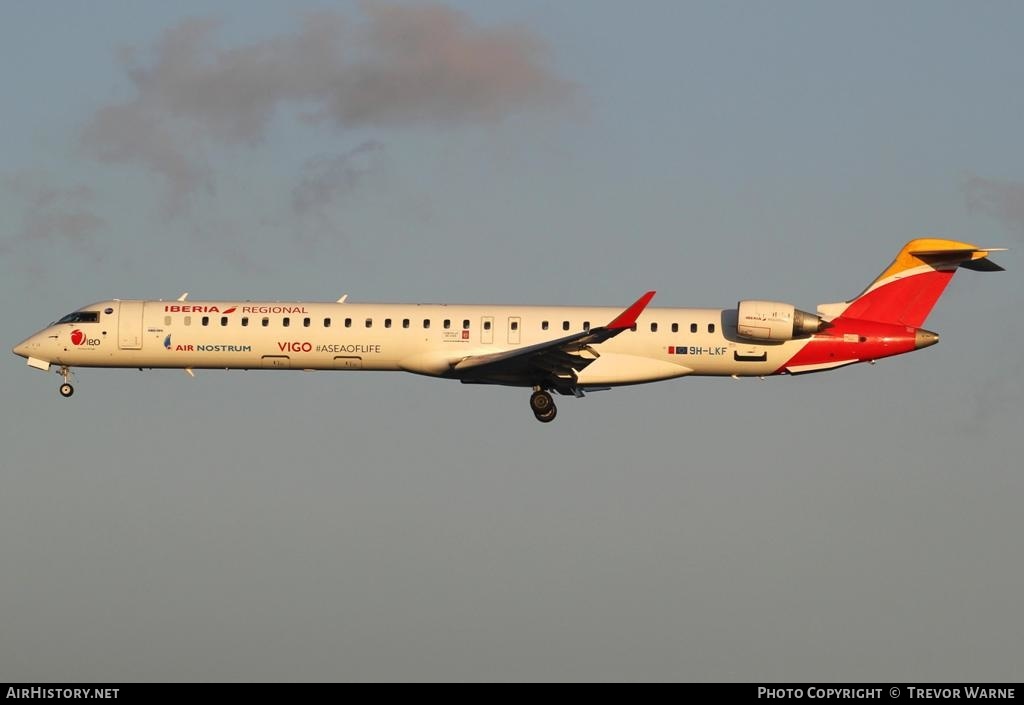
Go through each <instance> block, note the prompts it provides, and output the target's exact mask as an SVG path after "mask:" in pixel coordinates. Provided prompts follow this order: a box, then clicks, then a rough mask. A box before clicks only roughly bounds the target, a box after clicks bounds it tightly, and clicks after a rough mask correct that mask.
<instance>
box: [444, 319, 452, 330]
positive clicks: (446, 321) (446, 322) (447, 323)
mask: <svg viewBox="0 0 1024 705" xmlns="http://www.w3.org/2000/svg"><path fill="white" fill-rule="evenodd" d="M451 327H452V321H451V319H450V318H446V319H444V329H445V330H448V329H449V328H451Z"/></svg>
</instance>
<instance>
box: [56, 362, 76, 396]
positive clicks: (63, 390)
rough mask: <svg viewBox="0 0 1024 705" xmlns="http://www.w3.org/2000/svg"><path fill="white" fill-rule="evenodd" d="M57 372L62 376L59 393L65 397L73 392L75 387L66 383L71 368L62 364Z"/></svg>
mask: <svg viewBox="0 0 1024 705" xmlns="http://www.w3.org/2000/svg"><path fill="white" fill-rule="evenodd" d="M57 374H59V375H60V376H61V377H63V378H64V384H62V385H60V395H61V396H62V397H64V398H65V399H66V398H67V397H70V396H71V395H72V394H74V393H75V388H74V387H72V386H71V385H70V384H68V377H70V376H71V368H70V367H68V366H67V365H62V366H61V368H60V369H59V370H57Z"/></svg>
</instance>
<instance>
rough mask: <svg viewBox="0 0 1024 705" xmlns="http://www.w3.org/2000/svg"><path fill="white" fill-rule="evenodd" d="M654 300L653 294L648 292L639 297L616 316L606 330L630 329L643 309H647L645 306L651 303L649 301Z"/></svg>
mask: <svg viewBox="0 0 1024 705" xmlns="http://www.w3.org/2000/svg"><path fill="white" fill-rule="evenodd" d="M653 298H654V292H653V291H648V292H647V293H646V294H644V295H643V296H641V297H640V298H639V299H637V300H636V301H635V302H633V305H632V306H630V307H629V308H627V309H626V310H625V311H623V312H622V313H620V314H619V315H618V316H616V318H615V320H614V321H612V322H611V323H609V324H608V325H606V326H605V328H607V329H608V330H623V329H624V328H632V327H633V324H634V323H636V319H638V318H639V317H640V314H641V313H643V311H644V309H645V308H647V304H649V303H651V299H653Z"/></svg>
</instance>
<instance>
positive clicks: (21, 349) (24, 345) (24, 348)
mask: <svg viewBox="0 0 1024 705" xmlns="http://www.w3.org/2000/svg"><path fill="white" fill-rule="evenodd" d="M29 340H31V338H29ZM29 340H23V341H21V342H20V343H18V344H17V345H15V346H14V347H13V348H11V352H12V353H14V354H15V355H17V356H18V357H28V343H29Z"/></svg>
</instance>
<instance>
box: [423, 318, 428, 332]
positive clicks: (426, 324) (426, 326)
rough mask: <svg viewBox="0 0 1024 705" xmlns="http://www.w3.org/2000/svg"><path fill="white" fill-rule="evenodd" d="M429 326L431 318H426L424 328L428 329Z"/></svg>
mask: <svg viewBox="0 0 1024 705" xmlns="http://www.w3.org/2000/svg"><path fill="white" fill-rule="evenodd" d="M427 328H430V319H429V318H424V319H423V329H424V330H426V329H427Z"/></svg>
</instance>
